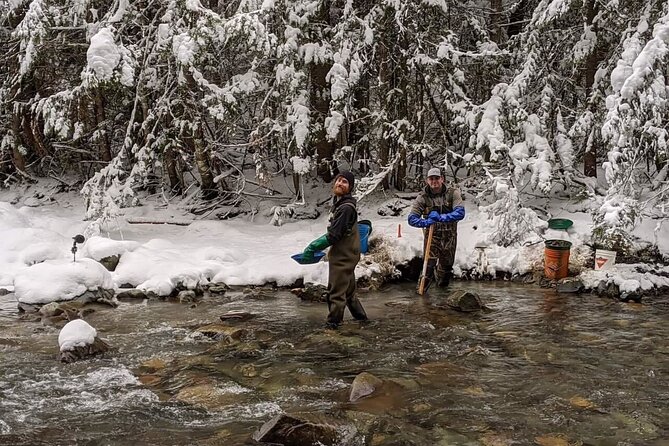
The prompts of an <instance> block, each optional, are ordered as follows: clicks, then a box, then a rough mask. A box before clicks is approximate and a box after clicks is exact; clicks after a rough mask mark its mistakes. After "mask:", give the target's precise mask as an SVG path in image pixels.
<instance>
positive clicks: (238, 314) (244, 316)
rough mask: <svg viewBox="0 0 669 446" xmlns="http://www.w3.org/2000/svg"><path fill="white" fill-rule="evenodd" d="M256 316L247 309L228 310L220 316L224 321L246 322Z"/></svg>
mask: <svg viewBox="0 0 669 446" xmlns="http://www.w3.org/2000/svg"><path fill="white" fill-rule="evenodd" d="M254 317H256V315H255V314H253V313H247V312H246V311H241V310H234V311H228V312H227V313H224V314H222V315H220V316H219V319H221V320H222V321H223V322H244V321H248V320H251V319H253V318H254Z"/></svg>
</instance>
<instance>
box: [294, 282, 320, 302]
mask: <svg viewBox="0 0 669 446" xmlns="http://www.w3.org/2000/svg"><path fill="white" fill-rule="evenodd" d="M290 292H291V293H293V294H294V295H296V296H297V297H299V298H300V299H301V300H304V301H307V302H327V292H328V290H327V288H326V287H325V286H323V285H316V284H314V283H307V284H306V285H304V287H303V288H293V289H292V290H290Z"/></svg>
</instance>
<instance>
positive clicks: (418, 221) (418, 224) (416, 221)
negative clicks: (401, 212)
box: [409, 214, 437, 228]
mask: <svg viewBox="0 0 669 446" xmlns="http://www.w3.org/2000/svg"><path fill="white" fill-rule="evenodd" d="M436 222H437V221H436V220H432V219H430V218H420V215H418V214H409V226H413V227H414V228H428V227H430V226H432V225H433V224H435V223H436Z"/></svg>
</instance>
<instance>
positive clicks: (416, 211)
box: [407, 194, 439, 228]
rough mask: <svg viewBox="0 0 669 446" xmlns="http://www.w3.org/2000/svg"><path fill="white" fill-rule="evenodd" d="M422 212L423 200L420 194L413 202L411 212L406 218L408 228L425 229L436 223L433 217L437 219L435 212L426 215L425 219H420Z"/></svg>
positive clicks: (423, 209) (423, 207)
mask: <svg viewBox="0 0 669 446" xmlns="http://www.w3.org/2000/svg"><path fill="white" fill-rule="evenodd" d="M424 212H425V200H424V198H423V195H422V194H421V195H419V196H418V198H416V200H415V201H414V202H413V205H412V206H411V210H410V211H409V217H408V218H407V220H408V223H409V226H413V227H414V228H427V227H429V226H431V225H433V224H435V223H436V222H437V221H436V219H435V217H437V218H438V217H439V214H438V213H437V212H430V215H428V217H427V218H422V215H423V213H424ZM433 214H436V215H433Z"/></svg>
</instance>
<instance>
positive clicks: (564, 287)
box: [556, 277, 585, 293]
mask: <svg viewBox="0 0 669 446" xmlns="http://www.w3.org/2000/svg"><path fill="white" fill-rule="evenodd" d="M584 288H585V287H584V286H583V282H581V280H580V279H577V278H575V277H567V278H565V279H561V280H560V281H558V283H557V286H556V291H557V292H558V293H580V292H581V291H583V289H584Z"/></svg>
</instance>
